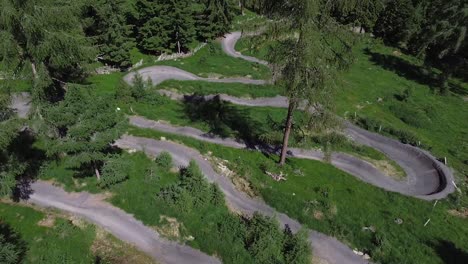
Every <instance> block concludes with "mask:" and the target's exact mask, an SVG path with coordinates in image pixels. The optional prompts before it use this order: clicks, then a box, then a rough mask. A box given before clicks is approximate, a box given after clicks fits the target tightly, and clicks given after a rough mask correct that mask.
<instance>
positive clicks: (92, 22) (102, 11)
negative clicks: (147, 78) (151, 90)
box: [82, 0, 133, 68]
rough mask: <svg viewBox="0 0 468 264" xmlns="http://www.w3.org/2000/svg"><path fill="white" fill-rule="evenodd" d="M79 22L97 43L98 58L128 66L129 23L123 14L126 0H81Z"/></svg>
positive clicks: (129, 48)
mask: <svg viewBox="0 0 468 264" xmlns="http://www.w3.org/2000/svg"><path fill="white" fill-rule="evenodd" d="M85 2H86V3H85V5H84V7H83V14H82V16H83V17H84V19H83V24H84V27H85V33H86V35H87V36H88V37H90V38H91V39H92V40H93V42H94V44H95V45H96V46H98V47H99V50H100V53H101V54H99V58H100V60H101V61H102V62H105V63H108V64H111V65H114V66H118V67H121V68H128V67H130V66H131V61H130V50H131V49H132V47H133V43H132V38H131V35H132V33H133V32H132V25H130V23H129V21H128V19H127V17H129V16H130V14H129V12H130V10H127V8H126V5H125V3H126V2H127V1H126V0H118V1H115V0H99V1H88V0H86V1H85Z"/></svg>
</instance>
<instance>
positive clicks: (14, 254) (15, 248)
mask: <svg viewBox="0 0 468 264" xmlns="http://www.w3.org/2000/svg"><path fill="white" fill-rule="evenodd" d="M24 253H25V248H24V245H23V241H21V238H20V237H19V235H18V234H17V233H15V231H13V230H12V229H11V227H10V226H8V225H7V224H4V223H2V222H1V221H0V263H5V264H17V263H21V262H22V258H23V255H24Z"/></svg>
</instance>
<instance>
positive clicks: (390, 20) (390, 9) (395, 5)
mask: <svg viewBox="0 0 468 264" xmlns="http://www.w3.org/2000/svg"><path fill="white" fill-rule="evenodd" d="M414 14H415V8H414V7H413V4H412V2H411V0H395V1H390V2H388V4H387V5H386V6H385V9H384V10H383V11H382V13H381V14H380V15H379V18H378V20H377V22H376V26H375V30H374V34H375V35H376V36H378V37H381V38H382V39H383V40H384V41H385V42H386V43H387V44H389V45H393V46H399V45H401V44H404V43H406V41H407V40H408V38H409V37H410V29H411V26H412V23H411V21H412V18H413V17H414Z"/></svg>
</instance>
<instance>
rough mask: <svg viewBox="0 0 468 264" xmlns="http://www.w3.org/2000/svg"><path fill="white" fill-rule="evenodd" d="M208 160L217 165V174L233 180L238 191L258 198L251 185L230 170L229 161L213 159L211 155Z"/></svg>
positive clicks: (207, 157) (209, 154)
mask: <svg viewBox="0 0 468 264" xmlns="http://www.w3.org/2000/svg"><path fill="white" fill-rule="evenodd" d="M206 159H207V160H209V161H210V162H211V163H212V164H214V165H215V166H214V168H215V170H216V172H217V173H219V174H221V175H224V176H226V177H228V178H229V179H231V181H232V183H233V184H234V186H235V187H236V189H237V190H239V191H241V192H243V193H245V194H247V195H248V196H249V197H252V198H254V197H257V194H256V192H255V190H254V189H253V188H252V185H251V183H250V182H249V181H248V180H247V179H245V178H244V177H241V176H239V175H238V174H237V173H236V172H234V171H232V170H230V169H229V167H228V166H229V161H227V160H222V159H220V158H217V157H213V156H211V153H208V155H207V156H206Z"/></svg>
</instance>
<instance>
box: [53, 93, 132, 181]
mask: <svg viewBox="0 0 468 264" xmlns="http://www.w3.org/2000/svg"><path fill="white" fill-rule="evenodd" d="M116 109H117V108H116V106H115V105H114V101H113V100H112V98H108V97H105V96H104V97H98V98H95V97H93V96H92V95H91V94H90V92H89V91H88V90H86V88H85V87H83V86H79V85H70V87H69V89H68V92H67V94H66V95H65V99H64V100H63V101H61V102H60V103H59V104H57V105H55V106H51V107H49V108H48V109H47V111H45V116H44V117H45V121H46V123H47V131H45V133H44V134H46V135H48V136H49V138H48V139H47V142H48V145H49V148H48V149H47V155H48V156H50V157H64V156H66V157H67V158H66V160H65V161H66V165H67V167H69V168H73V169H78V170H82V171H85V172H93V173H95V174H96V177H97V178H98V179H99V178H100V171H99V170H100V168H101V166H102V164H103V163H104V161H106V159H107V155H108V152H109V150H110V145H111V144H112V143H113V142H114V140H116V139H118V138H119V137H120V133H121V124H122V119H123V118H122V116H121V114H119V113H118V110H116Z"/></svg>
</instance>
